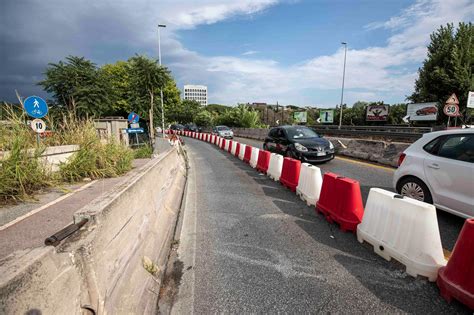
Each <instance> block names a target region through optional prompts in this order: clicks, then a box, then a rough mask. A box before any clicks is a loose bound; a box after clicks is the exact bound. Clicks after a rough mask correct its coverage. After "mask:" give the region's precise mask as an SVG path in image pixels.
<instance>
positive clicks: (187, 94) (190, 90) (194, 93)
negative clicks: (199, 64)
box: [183, 85, 207, 106]
mask: <svg viewBox="0 0 474 315" xmlns="http://www.w3.org/2000/svg"><path fill="white" fill-rule="evenodd" d="M183 92H184V95H183V98H184V99H185V100H191V101H197V102H198V103H199V104H201V105H202V106H207V86H205V85H185V86H184V91H183Z"/></svg>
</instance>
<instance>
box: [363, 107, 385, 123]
mask: <svg viewBox="0 0 474 315" xmlns="http://www.w3.org/2000/svg"><path fill="white" fill-rule="evenodd" d="M389 108H390V107H389V106H388V105H384V104H380V105H368V106H367V114H366V116H365V120H366V121H387V120H388V111H389Z"/></svg>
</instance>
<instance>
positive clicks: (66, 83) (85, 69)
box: [38, 56, 111, 115]
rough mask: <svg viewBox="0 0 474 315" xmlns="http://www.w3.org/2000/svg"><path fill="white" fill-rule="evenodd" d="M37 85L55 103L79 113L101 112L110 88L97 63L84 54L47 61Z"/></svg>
mask: <svg viewBox="0 0 474 315" xmlns="http://www.w3.org/2000/svg"><path fill="white" fill-rule="evenodd" d="M45 76H46V78H45V79H44V80H42V81H40V82H38V85H41V86H43V88H44V90H45V91H46V92H48V93H51V94H52V96H53V99H54V101H55V103H56V105H57V106H60V107H64V108H66V109H67V110H69V111H72V112H73V113H75V114H79V115H88V114H91V115H100V114H101V113H102V112H103V111H104V110H105V108H106V107H107V106H108V103H109V92H110V90H111V87H110V85H109V84H108V82H107V80H105V79H104V77H103V76H102V75H101V74H100V73H99V71H98V69H97V67H96V65H95V64H94V63H93V62H91V61H89V60H86V59H85V58H84V57H75V56H68V57H66V61H65V62H63V61H59V62H58V63H50V64H48V67H47V69H46V72H45Z"/></svg>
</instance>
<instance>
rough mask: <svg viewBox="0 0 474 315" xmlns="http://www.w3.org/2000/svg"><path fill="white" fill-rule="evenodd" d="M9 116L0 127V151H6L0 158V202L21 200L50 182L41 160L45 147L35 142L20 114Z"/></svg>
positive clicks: (50, 178) (49, 176)
mask: <svg viewBox="0 0 474 315" xmlns="http://www.w3.org/2000/svg"><path fill="white" fill-rule="evenodd" d="M10 114H12V116H11V117H10V118H11V119H9V120H8V124H5V125H2V126H0V133H1V134H2V135H8V137H4V138H3V137H2V143H1V144H2V145H1V149H2V150H9V152H8V153H7V154H6V156H4V157H3V158H2V159H0V203H6V202H9V201H21V200H25V199H28V197H29V196H30V195H31V194H32V193H33V192H35V191H37V190H40V189H42V188H44V187H48V186H50V185H51V184H52V182H53V180H52V177H51V174H50V173H49V172H48V171H47V170H46V169H45V167H44V165H43V163H42V161H41V159H40V158H39V157H40V156H41V154H42V153H43V150H44V147H37V146H36V145H35V142H34V141H35V140H34V135H33V134H32V131H31V130H30V129H29V127H28V126H27V125H25V124H24V123H23V122H22V121H21V119H20V116H17V115H15V114H14V113H10Z"/></svg>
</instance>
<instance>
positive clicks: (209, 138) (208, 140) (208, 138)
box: [206, 134, 211, 142]
mask: <svg viewBox="0 0 474 315" xmlns="http://www.w3.org/2000/svg"><path fill="white" fill-rule="evenodd" d="M206 142H211V135H210V134H206Z"/></svg>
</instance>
